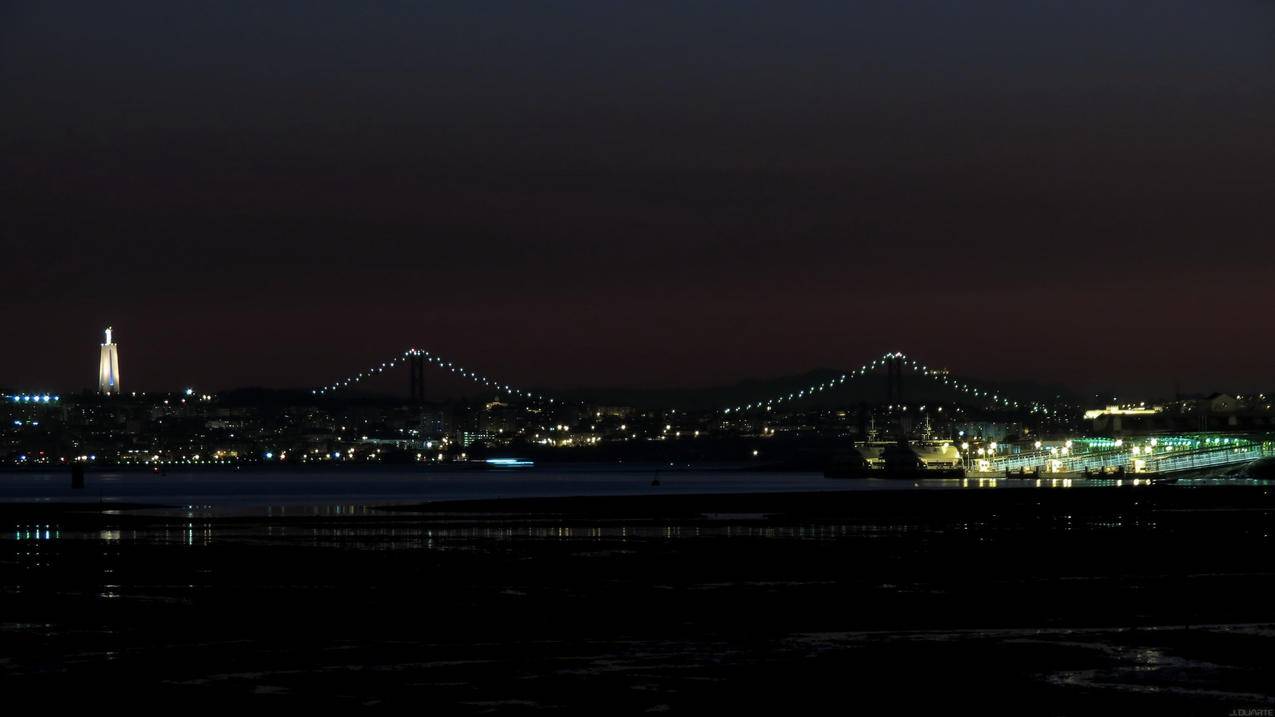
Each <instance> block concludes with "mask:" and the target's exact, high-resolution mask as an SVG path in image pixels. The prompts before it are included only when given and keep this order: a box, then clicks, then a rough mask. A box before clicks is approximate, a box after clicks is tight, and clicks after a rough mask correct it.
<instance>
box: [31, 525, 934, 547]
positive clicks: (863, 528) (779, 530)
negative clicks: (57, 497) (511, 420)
mask: <svg viewBox="0 0 1275 717" xmlns="http://www.w3.org/2000/svg"><path fill="white" fill-rule="evenodd" d="M44 527H45V528H49V526H44ZM28 528H29V527H28V526H19V528H18V530H16V531H14V532H13V533H10V535H11V536H12V537H13V538H14V539H15V540H17V541H19V542H20V543H24V544H33V545H38V544H40V543H48V542H50V541H58V540H88V541H94V540H95V541H100V542H103V543H106V544H114V545H118V544H121V543H150V544H170V545H187V546H196V545H198V546H206V545H211V544H213V543H214V542H216V543H222V544H241V545H242V544H261V545H264V544H276V545H289V544H290V545H312V546H319V547H343V548H355V549H365V550H397V549H408V550H419V549H425V550H430V549H444V548H448V547H463V546H468V545H476V544H482V543H493V542H513V541H550V542H607V543H614V542H621V543H623V542H626V541H629V540H633V541H650V540H678V539H695V538H774V539H783V540H836V539H839V538H845V537H851V536H873V535H886V534H904V533H909V532H912V531H916V530H919V527H918V526H915V525H911V524H905V523H900V524H888V525H881V524H872V525H860V524H809V525H784V526H776V525H768V524H758V525H748V524H740V523H738V522H730V523H726V522H724V521H723V522H722V523H721V524H717V525H715V524H713V523H712V522H709V523H705V524H694V525H687V524H685V523H681V524H672V523H652V524H646V525H633V524H614V525H588V526H580V525H561V524H553V523H546V524H517V525H514V524H509V525H458V526H450V527H449V526H433V525H431V526H422V525H411V524H403V525H391V526H386V525H383V524H379V523H378V524H368V525H358V524H308V523H299V524H287V523H266V524H258V523H251V524H234V523H229V524H227V523H222V522H219V521H214V520H208V521H192V522H188V523H183V524H177V525H162V526H156V527H150V528H142V529H109V530H97V531H90V530H62V529H60V528H49V529H46V530H32V529H28Z"/></svg>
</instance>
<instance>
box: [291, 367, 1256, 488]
mask: <svg viewBox="0 0 1275 717" xmlns="http://www.w3.org/2000/svg"><path fill="white" fill-rule="evenodd" d="M400 365H405V366H407V367H408V391H409V396H410V398H411V400H412V401H413V402H416V403H420V402H423V401H424V397H425V369H426V368H433V369H435V370H440V371H447V372H449V373H451V374H454V375H455V376H457V377H459V378H461V379H464V380H466V381H469V382H471V383H473V384H476V385H478V386H480V387H483V388H487V389H491V390H494V391H497V392H501V393H503V394H505V395H507V396H510V397H513V398H517V399H522V400H527V401H532V402H540V403H545V404H551V405H552V404H558V405H563V406H568V405H575V404H580V405H583V404H582V403H581V402H579V401H566V400H562V399H560V398H556V397H553V396H549V395H545V394H543V393H540V392H536V391H531V390H527V389H525V388H520V387H518V386H515V385H512V384H509V383H507V382H504V381H501V380H499V379H496V378H493V377H491V376H488V375H486V374H483V373H481V372H478V371H475V370H472V369H470V368H467V367H465V366H462V365H460V364H457V363H455V362H453V361H450V360H447V359H445V358H444V357H442V356H440V355H438V354H436V353H433V352H430V351H426V350H422V349H417V348H411V349H408V350H406V351H404V352H403V353H401V354H399V355H396V356H393V357H390V358H388V359H386V360H385V361H382V362H380V363H379V364H374V365H372V366H370V367H368V368H366V369H364V370H362V371H359V372H357V373H354V374H351V375H349V376H347V377H345V378H343V379H340V380H337V381H334V382H332V383H330V384H327V385H325V386H321V387H318V388H315V389H313V390H312V393H313V394H315V395H316V396H330V395H334V394H337V393H339V392H341V391H344V390H347V389H349V388H351V387H354V386H357V385H358V384H360V383H362V382H364V381H367V380H369V379H372V378H375V377H377V376H379V375H382V374H384V373H385V372H387V371H392V370H393V369H395V368H397V367H398V366H400ZM881 371H884V372H885V373H886V376H887V378H888V383H887V385H888V391H887V394H888V397H889V400H891V401H901V400H902V378H903V376H904V374H905V373H908V372H910V373H911V374H912V375H913V376H919V377H921V378H923V379H924V380H926V381H930V382H932V383H933V384H935V385H937V386H942V387H944V388H946V389H948V390H950V391H952V392H954V393H955V394H957V395H959V396H963V397H965V398H966V399H967V400H970V401H972V402H978V403H981V404H983V405H985V406H988V407H991V408H995V409H1001V410H1005V411H1009V412H1015V413H1027V414H1040V415H1042V416H1058V415H1059V414H1060V413H1061V412H1062V411H1063V409H1061V408H1060V407H1058V406H1056V405H1047V404H1045V403H1042V402H1037V401H1020V400H1017V399H1014V398H1011V397H1009V396H1006V395H1004V394H1002V393H1001V392H1000V391H997V390H994V389H990V388H986V387H982V386H978V385H975V384H973V383H970V382H968V381H966V380H963V379H960V378H958V377H956V376H954V375H952V374H951V372H949V371H948V370H946V369H939V368H934V367H931V366H930V365H928V364H926V363H925V362H923V361H920V360H918V359H916V358H914V357H910V356H908V355H907V354H905V353H903V352H901V351H891V352H887V353H885V354H882V355H881V356H879V357H877V358H874V359H872V360H871V361H867V362H864V363H863V364H861V365H859V366H857V367H855V368H852V369H847V370H845V371H843V372H841V373H840V374H839V375H836V376H834V377H832V378H827V379H824V380H822V381H819V382H818V383H812V384H810V385H808V386H805V387H803V388H800V389H797V390H790V391H786V392H784V393H780V394H776V395H772V396H768V397H766V398H763V399H758V400H753V401H750V402H747V403H738V404H733V405H728V406H720V407H718V408H717V409H716V412H717V413H718V414H719V415H720V416H721V417H723V418H730V417H733V416H741V415H743V416H747V415H750V414H753V413H757V412H768V411H775V410H779V409H782V408H786V407H788V406H789V405H792V404H794V403H796V402H799V401H803V400H806V399H810V398H812V397H815V396H819V395H822V394H827V393H829V392H832V391H835V390H837V389H839V388H841V387H844V386H847V385H851V384H854V383H855V382H861V381H864V380H865V379H867V377H869V376H874V375H876V374H877V373H878V372H881ZM1267 438H1269V437H1267ZM960 448H961V450H962V460H963V462H964V465H965V469H966V471H967V473H968V474H970V475H973V476H1013V475H1040V474H1046V475H1052V476H1060V475H1062V476H1080V475H1085V476H1106V475H1112V474H1119V475H1124V474H1126V473H1127V474H1135V475H1140V474H1149V475H1169V474H1174V473H1181V472H1185V471H1195V470H1208V469H1220V468H1226V467H1229V466H1238V465H1243V464H1248V463H1251V462H1253V461H1256V460H1259V459H1262V458H1268V457H1273V456H1275V441H1271V440H1265V439H1264V438H1261V437H1252V436H1244V435H1226V434H1204V433H1201V434H1181V435H1159V436H1147V437H1139V438H1136V439H1135V438H1131V439H1123V438H1110V437H1075V438H1071V439H1066V440H1062V441H1050V443H1049V445H1046V444H1045V443H1043V442H1041V441H1036V442H1035V443H1034V444H1032V445H1014V446H997V444H995V443H992V444H991V447H990V449H987V448H983V449H980V452H979V454H978V455H977V456H975V454H974V452H973V450H972V449H971V446H970V445H969V444H968V443H964V444H962V445H961V446H960Z"/></svg>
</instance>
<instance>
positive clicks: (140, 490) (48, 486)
mask: <svg viewBox="0 0 1275 717" xmlns="http://www.w3.org/2000/svg"><path fill="white" fill-rule="evenodd" d="M656 479H658V482H657V480H656ZM86 480H87V484H86V487H85V488H84V489H81V490H75V489H72V488H71V487H70V478H69V476H68V475H67V474H64V473H61V472H56V473H9V474H0V502H30V503H68V502H69V503H97V504H101V505H106V506H112V505H115V506H125V505H128V506H130V507H132V506H138V505H146V506H151V507H154V508H156V509H163V510H166V511H168V512H169V513H170V514H180V513H181V512H192V513H195V514H199V513H200V512H204V511H208V510H216V511H218V512H219V513H220V514H222V515H256V516H275V515H296V514H297V513H296V512H295V511H302V514H308V515H312V516H320V515H347V514H350V513H347V511H353V513H352V514H355V515H359V514H366V513H367V512H368V511H369V510H370V509H371V507H372V506H376V505H392V504H407V503H430V502H437V501H462V500H486V499H511V498H562V497H603V496H640V495H648V496H649V495H722V494H738V493H821V492H831V491H836V492H861V491H867V492H877V491H905V492H906V491H927V492H928V491H943V490H987V489H1049V490H1052V489H1073V488H1085V489H1102V488H1123V489H1128V488H1131V487H1140V486H1145V485H1148V484H1149V481H1148V480H1147V479H1136V478H1133V479H1126V480H1124V481H1123V483H1122V482H1121V481H1120V480H1112V479H1083V478H1048V477H1042V478H1039V479H1037V478H1032V477H1028V478H1019V477H1013V478H1005V477H971V478H965V479H961V478H926V479H916V480H890V479H881V478H869V479H851V480H829V479H827V478H824V477H823V475H822V474H819V473H813V472H803V473H798V472H748V471H738V470H730V471H710V470H680V471H667V470H659V469H652V470H649V471H647V470H638V469H634V468H623V469H617V468H611V469H606V468H600V469H552V468H549V469H544V470H535V471H529V472H525V473H500V472H495V473H489V472H474V471H438V470H431V471H428V472H422V471H419V470H411V469H397V470H391V469H384V470H378V471H370V470H369V471H363V470H359V469H352V470H350V471H333V472H316V471H279V470H276V471H270V470H255V471H254V470H241V471H220V472H218V471H202V472H200V471H187V472H172V473H168V474H153V473H127V472H118V471H115V472H109V471H108V472H101V473H94V472H90V473H89V475H88V476H87V479H86ZM1183 483H1184V484H1189V485H1222V484H1226V485H1254V484H1262V483H1259V482H1258V481H1253V480H1246V479H1238V478H1212V479H1210V478H1204V479H1192V480H1190V481H1183ZM1264 484H1269V482H1267V483H1264ZM183 509H185V510H184V511H183ZM305 511H309V512H308V513H307V512H305ZM192 517H193V516H192Z"/></svg>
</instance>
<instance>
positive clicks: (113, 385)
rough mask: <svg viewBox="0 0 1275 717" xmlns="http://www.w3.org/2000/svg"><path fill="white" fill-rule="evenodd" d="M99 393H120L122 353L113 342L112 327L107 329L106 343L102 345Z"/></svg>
mask: <svg viewBox="0 0 1275 717" xmlns="http://www.w3.org/2000/svg"><path fill="white" fill-rule="evenodd" d="M97 392H98V393H102V394H107V395H110V394H118V393H119V392H120V352H119V350H117V349H116V348H115V342H114V341H112V340H111V327H109V326H108V327H106V343H104V344H102V358H101V359H100V360H99V361H98V362H97Z"/></svg>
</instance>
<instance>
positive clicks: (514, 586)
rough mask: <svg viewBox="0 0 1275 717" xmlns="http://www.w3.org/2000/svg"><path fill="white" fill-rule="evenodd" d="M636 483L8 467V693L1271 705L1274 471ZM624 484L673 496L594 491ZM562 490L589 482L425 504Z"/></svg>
mask: <svg viewBox="0 0 1275 717" xmlns="http://www.w3.org/2000/svg"><path fill="white" fill-rule="evenodd" d="M653 477H654V469H653V468H652V469H651V470H649V471H648V470H616V469H614V468H607V469H604V468H600V467H597V466H564V467H551V466H541V467H538V468H537V469H536V470H534V471H529V472H518V473H483V472H464V471H428V472H421V471H418V470H409V469H397V468H391V467H371V468H367V469H358V468H353V467H343V469H340V470H337V469H332V470H313V469H306V470H298V471H288V470H280V469H275V470H240V471H171V472H169V473H168V474H167V475H155V474H148V473H138V472H113V473H112V472H102V473H95V474H94V473H91V474H90V475H89V477H88V485H87V487H86V488H85V489H84V490H81V491H72V490H71V489H70V487H69V484H70V480H69V476H68V475H67V474H65V473H63V472H60V471H59V472H51V473H44V474H41V473H21V474H17V473H11V474H4V475H0V526H2V527H3V529H4V533H3V534H0V615H3V616H4V617H3V620H0V645H3V647H0V664H4V665H5V670H6V697H9V698H10V700H11V701H12V702H14V703H23V702H32V701H34V700H40V701H41V704H45V705H46V706H47V705H48V704H50V702H57V701H58V700H59V699H72V698H73V697H74V696H76V695H91V696H92V697H93V699H95V700H97V701H99V702H100V703H105V702H119V703H125V701H126V700H127V703H128V704H131V705H135V706H136V705H147V706H150V705H151V704H155V705H156V706H159V705H164V706H166V707H171V705H174V704H177V705H182V704H199V705H201V706H202V707H204V708H210V707H221V708H226V709H232V708H233V709H241V708H245V707H255V708H260V705H261V701H262V700H269V701H274V702H275V704H277V705H279V706H280V707H282V708H285V709H294V710H306V709H316V710H317V709H326V710H331V709H333V708H334V706H346V705H348V706H353V707H357V706H360V705H373V704H378V705H383V706H389V707H392V708H393V707H397V708H402V709H403V710H404V711H405V710H406V709H416V710H420V709H426V710H429V711H438V712H440V713H444V714H465V713H473V714H478V713H488V712H490V711H493V710H515V709H516V710H521V711H528V710H531V709H536V710H541V711H549V710H552V711H554V712H555V713H562V712H572V713H581V714H585V713H587V714H600V713H602V714H616V713H623V712H634V713H639V712H646V711H666V710H667V711H674V712H678V711H680V712H682V713H685V714H702V713H706V712H722V711H740V712H744V711H748V712H750V713H751V712H753V711H757V710H758V709H759V707H760V708H761V709H762V711H765V712H775V713H782V712H785V711H791V710H792V709H793V707H794V706H795V705H796V704H799V702H796V701H797V700H801V701H804V702H805V703H807V704H822V703H828V704H845V705H847V706H854V707H858V708H860V710H861V711H868V712H879V711H884V710H883V709H876V710H872V709H866V708H867V707H871V706H874V705H878V704H879V705H884V706H885V707H886V708H887V709H890V711H893V712H907V713H913V712H915V713H941V712H944V711H952V710H953V709H958V711H959V708H975V709H978V711H979V712H980V713H981V714H987V713H1004V714H1030V713H1034V712H1037V711H1039V708H1040V705H1049V709H1048V711H1049V712H1050V713H1052V714H1092V713H1093V710H1094V709H1095V705H1097V708H1098V709H1099V711H1101V712H1104V713H1105V712H1112V713H1127V714H1157V715H1164V714H1177V713H1183V714H1229V713H1231V711H1232V710H1235V709H1254V708H1261V709H1266V708H1268V707H1270V706H1271V705H1272V704H1275V694H1273V693H1272V691H1271V689H1270V684H1271V681H1270V660H1269V659H1268V658H1266V657H1264V656H1265V655H1269V654H1272V650H1275V609H1272V607H1271V603H1270V600H1269V595H1270V594H1271V590H1272V589H1273V588H1275V572H1272V570H1271V567H1270V559H1269V556H1270V552H1271V549H1272V541H1273V540H1275V537H1272V531H1273V528H1272V526H1273V518H1272V516H1275V502H1273V501H1275V498H1273V497H1272V495H1271V490H1272V489H1271V487H1270V486H1269V485H1264V484H1257V485H1254V484H1253V483H1252V482H1243V481H1233V480H1231V481H1200V482H1196V483H1193V484H1190V485H1187V486H1185V487H1183V488H1181V489H1180V488H1179V487H1178V486H1165V487H1150V488H1144V487H1142V486H1139V487H1138V488H1136V489H1133V488H1132V487H1131V486H1129V485H1128V484H1126V485H1125V486H1120V487H1117V486H1115V482H1114V481H1089V482H1086V481H1074V482H1068V483H1066V484H1063V483H1062V482H1058V483H1050V482H1045V483H1044V484H1042V486H1041V487H1040V489H1038V490H1034V488H1035V487H1036V486H1035V481H1033V480H1026V481H1024V480H1003V479H1002V480H984V481H978V480H969V481H963V480H959V479H957V480H930V481H916V482H913V481H886V480H859V481H855V480H849V481H847V480H828V479H825V478H823V477H822V476H821V475H819V474H815V473H760V472H745V471H720V472H713V471H704V470H701V471H676V472H672V471H667V470H661V472H660V473H659V478H660V481H661V485H660V486H658V487H656V486H652V485H651V480H652V479H653ZM1215 483H1216V484H1220V485H1217V486H1216V487H1214V486H1213V484H1215ZM1068 486H1070V487H1075V488H1080V489H1077V490H1068V489H1067V487H1068ZM1007 487H1012V488H1013V489H1010V490H1005V489H1004V488H1007ZM1103 488H1106V490H1104V489H1103ZM1197 488H1199V489H1198V490H1197ZM624 495H631V496H639V495H669V496H674V499H673V500H671V501H663V500H660V501H644V500H619V501H612V500H607V499H606V498H608V497H610V496H624ZM564 496H580V497H581V498H583V500H581V501H574V500H573V501H549V502H548V503H540V502H534V504H530V505H529V504H526V503H518V504H515V503H507V504H496V505H494V506H491V505H477V506H475V505H462V506H452V509H451V510H449V509H448V508H447V506H446V505H445V503H446V502H447V501H454V500H467V499H474V498H501V497H507V498H508V497H512V498H525V497H544V498H554V497H564ZM590 497H598V498H601V499H600V500H590V499H589V498H590ZM99 500H100V501H101V503H102V508H101V509H98V506H97V505H96V502H97V501H99ZM67 501H73V502H76V503H80V505H73V506H66V505H59V504H60V503H65V502H67ZM84 503H89V505H84ZM421 503H425V504H427V505H425V506H424V507H423V508H421V509H417V508H415V507H412V508H409V509H402V508H403V506H402V505H401V504H409V505H411V504H421ZM429 503H436V505H433V506H431V505H428V504H429ZM568 503H569V504H570V505H567V504H568ZM138 504H141V505H143V506H146V507H143V508H137V507H135V506H137V505H138ZM395 504H400V505H399V506H398V507H399V508H400V509H395V510H385V509H383V508H384V507H385V506H391V507H393V506H394V505H395ZM776 686H778V687H776ZM617 705H618V706H619V707H617Z"/></svg>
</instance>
